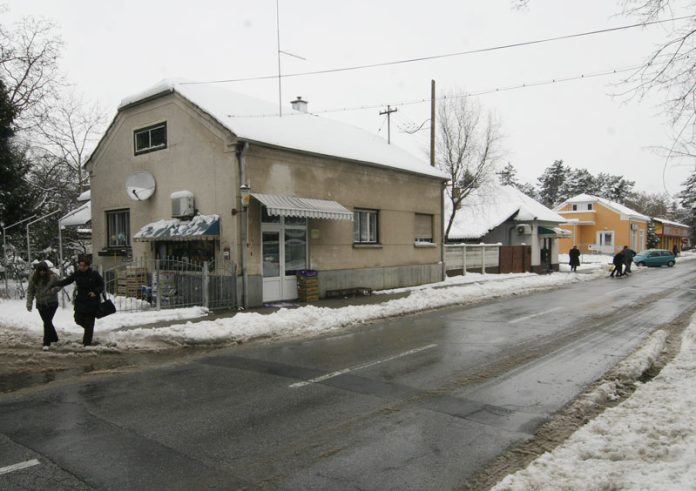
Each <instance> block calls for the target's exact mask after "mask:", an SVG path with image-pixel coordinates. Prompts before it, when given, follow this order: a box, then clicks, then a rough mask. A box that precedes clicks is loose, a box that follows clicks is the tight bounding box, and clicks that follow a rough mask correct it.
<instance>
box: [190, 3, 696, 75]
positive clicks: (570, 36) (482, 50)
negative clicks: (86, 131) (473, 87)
mask: <svg viewBox="0 0 696 491" xmlns="http://www.w3.org/2000/svg"><path fill="white" fill-rule="evenodd" d="M695 17H696V16H695V15H685V16H682V17H674V18H671V19H663V20H655V21H650V22H641V23H638V24H629V25H625V26H619V27H609V28H606V29H597V30H594V31H586V32H580V33H575V34H566V35H563V36H555V37H550V38H544V39H536V40H533V41H523V42H519V43H512V44H503V45H498V46H491V47H488V48H479V49H472V50H468V51H458V52H455V53H445V54H441V55H431V56H422V57H419V58H408V59H404V60H395V61H385V62H381V63H371V64H366V65H354V66H349V67H339V68H329V69H325V70H316V71H311V72H300V73H288V74H284V75H282V78H289V77H304V76H308V75H322V74H327V73H337V72H347V71H352V70H364V69H367V68H378V67H384V66H393V65H402V64H406V63H416V62H420V61H429V60H437V59H442V58H451V57H455V56H465V55H471V54H476V53H487V52H491V51H499V50H504V49H510V48H519V47H522V46H531V45H534V44H542V43H549V42H554V41H561V40H565V39H573V38H579V37H584V36H594V35H596V34H606V33H608V32H615V31H622V30H626V29H635V28H636V27H646V26H650V25H655V24H663V23H665V22H675V21H680V20H685V19H693V18H695ZM278 77H279V75H278V74H276V75H261V76H258V77H245V78H230V79H224V80H209V81H203V82H181V85H201V84H220V83H232V82H249V81H254V80H268V79H275V78H278Z"/></svg>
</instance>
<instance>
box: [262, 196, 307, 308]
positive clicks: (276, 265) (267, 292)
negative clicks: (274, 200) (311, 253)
mask: <svg viewBox="0 0 696 491" xmlns="http://www.w3.org/2000/svg"><path fill="white" fill-rule="evenodd" d="M261 261H262V270H263V301H264V302H275V301H278V300H294V299H296V298H297V276H296V275H297V272H298V271H300V270H303V269H307V219H306V218H297V217H281V216H271V215H268V213H267V211H266V208H265V207H264V208H263V214H262V219H261Z"/></svg>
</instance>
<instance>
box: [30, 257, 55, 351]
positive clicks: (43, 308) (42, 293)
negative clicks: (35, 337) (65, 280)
mask: <svg viewBox="0 0 696 491" xmlns="http://www.w3.org/2000/svg"><path fill="white" fill-rule="evenodd" d="M57 282H58V278H57V277H56V275H54V274H53V273H52V272H51V270H50V269H48V264H46V262H45V261H41V262H40V263H39V264H37V266H36V270H35V271H34V274H32V275H31V278H30V279H29V287H28V288H27V310H28V311H29V312H31V309H32V306H33V304H34V299H36V310H38V311H39V315H40V316H41V320H42V321H43V332H44V335H43V350H44V351H48V347H49V346H51V343H57V342H58V334H57V333H56V328H55V326H54V325H53V316H54V315H56V310H58V295H57V293H58V288H57V287H56V284H57Z"/></svg>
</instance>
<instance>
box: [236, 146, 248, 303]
mask: <svg viewBox="0 0 696 491" xmlns="http://www.w3.org/2000/svg"><path fill="white" fill-rule="evenodd" d="M248 150H249V143H248V142H242V143H238V144H237V161H238V163H239V186H240V187H241V186H243V185H244V184H246V182H247V178H246V153H247V151H248ZM239 209H240V210H241V213H240V214H239V220H240V224H239V247H240V251H239V256H240V261H241V263H242V307H244V308H245V309H246V308H248V307H249V274H248V272H247V262H248V261H247V253H248V251H249V243H248V242H249V215H248V213H249V208H248V207H247V206H244V203H242V195H241V192H240V194H239Z"/></svg>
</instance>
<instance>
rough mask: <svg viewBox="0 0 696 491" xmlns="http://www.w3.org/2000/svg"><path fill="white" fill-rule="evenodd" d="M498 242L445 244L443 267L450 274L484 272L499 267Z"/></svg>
mask: <svg viewBox="0 0 696 491" xmlns="http://www.w3.org/2000/svg"><path fill="white" fill-rule="evenodd" d="M499 256H500V244H445V269H446V271H448V272H449V273H450V274H466V272H467V271H476V272H482V273H485V272H486V269H489V270H491V269H493V270H496V269H497V268H498V267H499Z"/></svg>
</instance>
